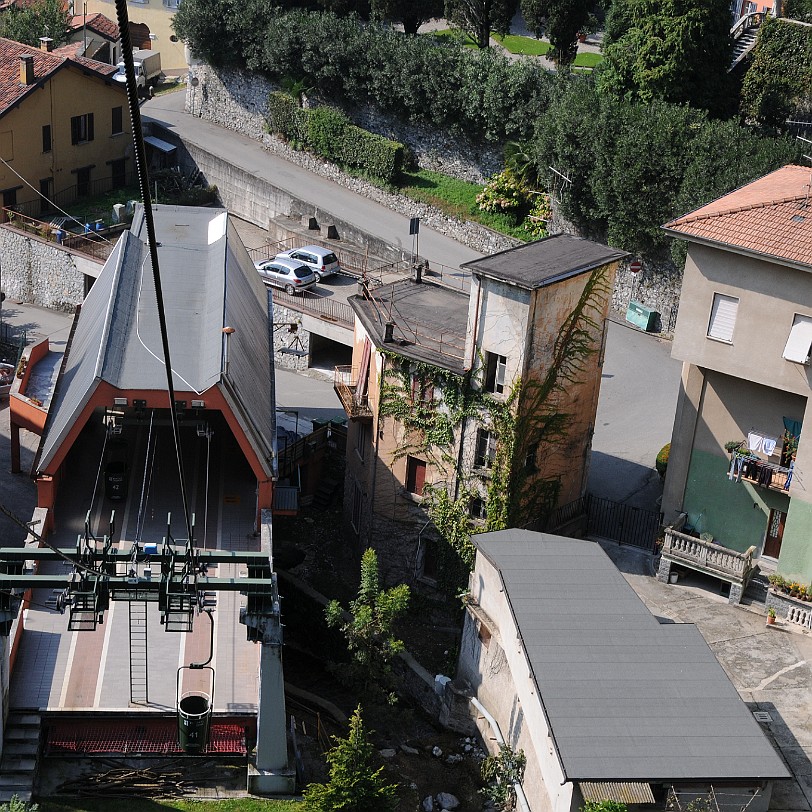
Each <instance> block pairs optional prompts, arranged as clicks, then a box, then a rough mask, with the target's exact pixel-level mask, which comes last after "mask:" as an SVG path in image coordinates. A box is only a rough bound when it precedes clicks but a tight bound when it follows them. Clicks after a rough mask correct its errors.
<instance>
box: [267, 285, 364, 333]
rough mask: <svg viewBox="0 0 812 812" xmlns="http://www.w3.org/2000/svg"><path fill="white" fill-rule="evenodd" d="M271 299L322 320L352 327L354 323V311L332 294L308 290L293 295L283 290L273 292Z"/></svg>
mask: <svg viewBox="0 0 812 812" xmlns="http://www.w3.org/2000/svg"><path fill="white" fill-rule="evenodd" d="M273 300H274V302H275V303H276V304H278V305H282V306H283V307H288V308H290V309H291V310H298V311H299V312H301V313H309V314H310V315H312V316H316V317H317V318H319V319H322V320H323V321H331V322H335V323H336V324H340V325H341V326H342V327H348V328H349V329H350V330H352V329H353V326H354V324H355V313H354V312H353V309H352V308H351V307H350V306H349V305H348V304H347V303H346V302H342V301H340V300H337V299H335V298H334V297H332V296H321V295H320V294H318V293H313V292H311V291H309V290H303V291H302V292H301V293H294V294H293V295H291V294H289V293H285V291H284V290H276V289H274V292H273Z"/></svg>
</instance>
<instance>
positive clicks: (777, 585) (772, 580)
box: [767, 572, 787, 592]
mask: <svg viewBox="0 0 812 812" xmlns="http://www.w3.org/2000/svg"><path fill="white" fill-rule="evenodd" d="M767 581H769V584H770V586H771V587H772V588H773V589H774V590H775V591H776V592H781V591H782V590H783V589H784V587H785V586H786V585H787V582H786V581H785V580H784V578H783V577H782V576H781V575H779V574H778V573H777V572H776V573H773V574H772V575H768V576H767Z"/></svg>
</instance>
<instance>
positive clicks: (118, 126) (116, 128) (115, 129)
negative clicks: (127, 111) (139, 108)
mask: <svg viewBox="0 0 812 812" xmlns="http://www.w3.org/2000/svg"><path fill="white" fill-rule="evenodd" d="M122 132H124V110H123V108H121V107H114V108H113V121H112V127H111V133H112V134H113V135H118V134H119V133H122Z"/></svg>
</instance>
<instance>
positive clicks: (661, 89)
mask: <svg viewBox="0 0 812 812" xmlns="http://www.w3.org/2000/svg"><path fill="white" fill-rule="evenodd" d="M611 17H612V19H613V20H614V23H613V26H611V28H612V30H613V35H616V36H617V39H615V41H614V42H612V43H611V44H610V45H608V46H607V47H606V48H605V49H604V57H605V58H604V60H603V62H602V63H601V65H600V66H599V69H598V71H597V73H598V85H599V87H600V89H601V90H602V91H603V92H610V93H614V94H616V95H619V96H625V97H626V98H628V99H633V100H639V101H643V102H649V101H652V100H655V99H661V100H663V101H668V102H672V103H674V104H689V105H691V106H693V107H698V108H701V109H704V110H708V111H709V112H711V113H712V114H713V115H722V114H724V113H726V112H730V111H729V110H728V108H729V105H730V102H731V96H732V94H731V92H730V88H731V80H730V77H729V75H728V72H727V71H728V68H729V67H730V58H731V47H732V44H731V39H730V31H729V23H730V12H729V7H728V0H623V1H622V3H621V2H618V3H616V5H613V7H612V12H611ZM621 32H622V33H621Z"/></svg>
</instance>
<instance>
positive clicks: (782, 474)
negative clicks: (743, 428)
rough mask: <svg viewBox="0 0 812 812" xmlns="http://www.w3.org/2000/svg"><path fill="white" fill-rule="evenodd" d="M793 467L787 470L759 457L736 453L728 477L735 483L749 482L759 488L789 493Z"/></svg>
mask: <svg viewBox="0 0 812 812" xmlns="http://www.w3.org/2000/svg"><path fill="white" fill-rule="evenodd" d="M793 467H794V465H791V466H790V467H789V468H785V467H783V466H781V465H776V464H775V463H772V462H765V461H764V460H762V459H760V458H759V457H754V456H749V455H746V454H738V453H734V454H733V457H732V459H731V463H730V469H729V470H728V474H727V475H728V479H731V480H733V481H734V482H749V483H750V484H751V485H755V486H756V487H759V488H766V489H767V490H770V491H778V492H779V493H787V492H788V491H789V486H790V485H791V484H792V473H793Z"/></svg>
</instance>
